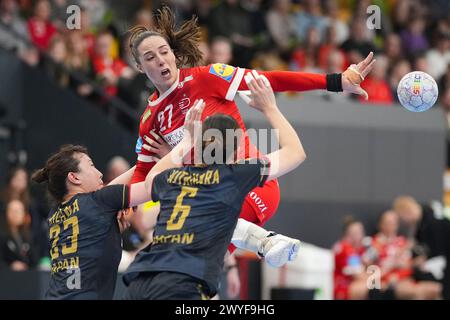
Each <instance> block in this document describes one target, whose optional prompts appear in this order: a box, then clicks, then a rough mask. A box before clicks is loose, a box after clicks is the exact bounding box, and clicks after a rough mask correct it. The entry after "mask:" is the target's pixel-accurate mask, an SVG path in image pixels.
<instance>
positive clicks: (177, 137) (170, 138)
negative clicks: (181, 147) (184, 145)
mask: <svg viewBox="0 0 450 320" xmlns="http://www.w3.org/2000/svg"><path fill="white" fill-rule="evenodd" d="M163 137H164V140H166V142H167V143H168V144H169V145H170V146H171V147H172V148H174V147H175V146H176V145H177V144H178V143H180V141H181V140H183V137H184V126H183V127H180V128H178V129H176V130H174V131H172V132H169V133H167V134H165V135H164V136H163Z"/></svg>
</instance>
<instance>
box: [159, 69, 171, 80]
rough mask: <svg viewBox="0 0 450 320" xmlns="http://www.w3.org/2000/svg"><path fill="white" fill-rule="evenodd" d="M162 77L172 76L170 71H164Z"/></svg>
mask: <svg viewBox="0 0 450 320" xmlns="http://www.w3.org/2000/svg"><path fill="white" fill-rule="evenodd" d="M161 75H162V76H163V77H164V78H165V77H167V76H170V70H169V69H164V70H163V71H161Z"/></svg>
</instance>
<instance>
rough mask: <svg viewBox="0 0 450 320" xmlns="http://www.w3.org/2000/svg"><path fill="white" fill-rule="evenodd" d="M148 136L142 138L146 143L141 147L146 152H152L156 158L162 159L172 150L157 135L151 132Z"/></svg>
mask: <svg viewBox="0 0 450 320" xmlns="http://www.w3.org/2000/svg"><path fill="white" fill-rule="evenodd" d="M150 136H151V137H149V136H144V140H145V142H146V143H144V144H143V145H142V148H144V149H145V150H147V151H150V152H153V153H154V154H155V155H156V157H158V158H159V159H162V158H163V157H164V156H165V155H166V154H168V153H169V152H170V150H172V148H171V147H170V145H169V144H168V143H167V142H166V141H164V139H162V138H161V137H160V136H159V135H157V134H156V133H155V132H154V131H153V130H152V131H150Z"/></svg>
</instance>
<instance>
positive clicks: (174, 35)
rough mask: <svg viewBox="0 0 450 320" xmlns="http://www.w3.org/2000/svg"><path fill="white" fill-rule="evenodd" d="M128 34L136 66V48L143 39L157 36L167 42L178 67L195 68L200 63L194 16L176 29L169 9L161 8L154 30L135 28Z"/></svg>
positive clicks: (141, 27)
mask: <svg viewBox="0 0 450 320" xmlns="http://www.w3.org/2000/svg"><path fill="white" fill-rule="evenodd" d="M129 33H130V38H129V45H130V48H131V53H132V55H133V58H134V60H135V61H136V63H138V64H140V62H139V52H138V47H139V45H140V44H141V43H142V41H144V39H147V38H148V37H152V36H159V37H162V38H164V39H165V40H166V41H167V43H168V44H169V46H170V48H171V49H172V50H173V53H174V55H175V57H176V60H177V66H178V67H183V66H196V65H198V64H200V62H201V61H202V52H201V51H200V49H199V48H198V44H199V42H200V39H201V36H200V27H199V26H198V24H197V17H195V16H192V18H191V19H190V20H188V21H186V22H184V23H183V24H182V25H181V27H179V28H177V26H176V23H175V15H174V14H173V12H172V11H171V10H170V8H168V7H163V8H162V9H159V10H158V13H157V15H156V17H155V27H154V28H150V29H148V28H146V27H144V26H135V27H133V28H131V29H130V30H129Z"/></svg>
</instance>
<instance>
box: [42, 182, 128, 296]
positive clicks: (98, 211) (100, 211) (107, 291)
mask: <svg viewBox="0 0 450 320" xmlns="http://www.w3.org/2000/svg"><path fill="white" fill-rule="evenodd" d="M128 204H129V187H128V186H126V185H113V186H107V187H105V188H103V189H101V190H98V191H96V192H91V193H79V194H77V195H75V196H74V197H72V199H70V200H69V201H68V202H66V203H64V204H60V205H59V206H58V207H57V208H56V209H55V210H52V212H51V213H50V215H49V217H48V224H49V229H50V231H49V239H50V245H51V249H50V256H51V260H52V266H51V278H50V285H49V289H48V291H47V295H46V298H47V299H112V297H113V294H114V288H115V284H116V278H117V269H118V266H119V263H120V259H121V257H122V247H121V244H122V243H121V235H120V230H119V225H118V222H117V212H118V211H119V210H121V209H124V208H127V207H128Z"/></svg>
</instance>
